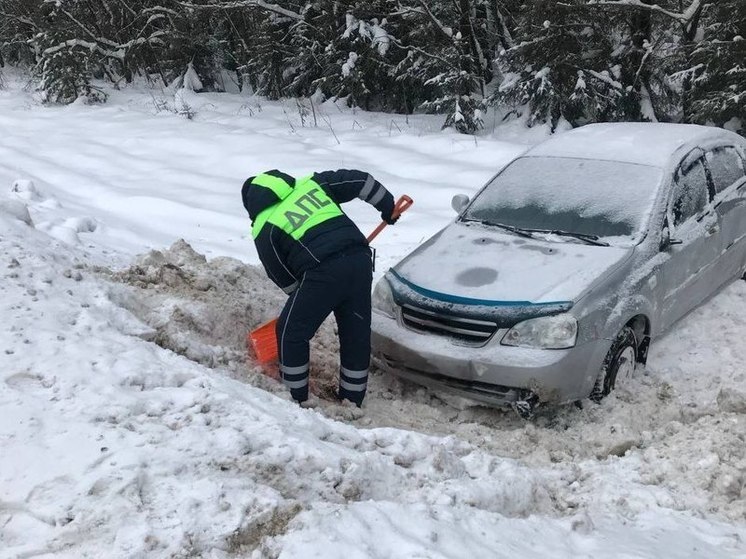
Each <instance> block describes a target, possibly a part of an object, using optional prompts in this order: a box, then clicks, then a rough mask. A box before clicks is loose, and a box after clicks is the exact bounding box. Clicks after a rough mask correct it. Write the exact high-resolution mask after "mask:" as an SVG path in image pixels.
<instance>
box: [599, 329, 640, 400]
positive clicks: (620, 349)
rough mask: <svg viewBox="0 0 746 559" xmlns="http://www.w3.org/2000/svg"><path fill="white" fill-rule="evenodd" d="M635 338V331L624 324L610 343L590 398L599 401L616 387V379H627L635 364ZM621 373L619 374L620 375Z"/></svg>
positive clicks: (631, 373)
mask: <svg viewBox="0 0 746 559" xmlns="http://www.w3.org/2000/svg"><path fill="white" fill-rule="evenodd" d="M637 348H638V346H637V338H636V337H635V331H634V330H632V328H630V327H629V326H625V327H624V328H623V329H622V331H621V332H619V335H618V336H617V337H616V339H615V340H614V343H613V344H611V347H610V348H609V352H608V353H607V354H606V358H605V359H604V363H603V365H602V367H601V374H599V375H598V379H597V380H596V385H595V386H594V387H593V391H592V392H591V395H590V399H591V400H593V401H594V402H596V403H599V402H600V401H601V400H603V399H604V398H605V397H606V396H608V395H609V394H610V393H611V391H612V390H614V388H615V387H616V384H617V380H628V379H629V377H631V376H632V375H633V374H634V371H635V368H636V366H637ZM620 375H621V376H620Z"/></svg>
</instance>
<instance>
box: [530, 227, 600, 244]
mask: <svg viewBox="0 0 746 559" xmlns="http://www.w3.org/2000/svg"><path fill="white" fill-rule="evenodd" d="M526 231H530V232H531V233H549V234H552V235H559V236H561V237H572V238H574V239H578V240H580V241H583V242H586V243H588V244H589V245H595V246H599V247H607V246H609V243H607V242H606V241H602V240H600V239H599V237H598V235H588V234H586V233H574V232H572V231H563V230H561V229H526Z"/></svg>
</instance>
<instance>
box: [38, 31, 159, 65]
mask: <svg viewBox="0 0 746 559" xmlns="http://www.w3.org/2000/svg"><path fill="white" fill-rule="evenodd" d="M165 34H166V32H165V31H156V32H155V33H153V34H152V35H150V36H149V37H140V38H138V39H133V40H132V41H129V42H127V43H123V44H121V45H114V48H115V50H110V49H106V48H103V47H101V46H100V45H99V44H98V43H93V42H90V41H84V40H82V39H68V40H67V41H63V42H61V43H59V44H58V45H55V46H53V47H49V48H47V49H45V50H44V54H45V55H50V54H54V53H55V52H59V51H61V50H63V49H66V48H70V47H82V48H85V49H87V50H89V51H91V52H97V53H99V54H101V55H103V56H106V57H108V58H115V59H116V60H120V61H121V60H124V57H125V55H126V54H127V49H129V48H132V47H136V46H138V45H144V44H152V43H162V42H163V41H161V40H160V38H159V37H161V36H162V35H165Z"/></svg>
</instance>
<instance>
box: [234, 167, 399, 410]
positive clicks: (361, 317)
mask: <svg viewBox="0 0 746 559" xmlns="http://www.w3.org/2000/svg"><path fill="white" fill-rule="evenodd" d="M241 196H242V198H243V204H244V207H245V208H246V211H248V212H249V217H250V218H251V222H252V229H251V232H252V236H253V237H254V242H255V244H256V248H257V252H258V253H259V258H260V259H261V261H262V264H263V265H264V268H265V270H266V272H267V275H268V276H269V278H270V279H271V280H272V281H273V282H274V283H276V284H277V286H278V287H280V288H281V289H282V290H283V291H285V293H287V294H288V295H290V297H289V298H288V301H287V303H286V304H285V308H284V309H283V311H282V314H281V315H280V319H279V320H278V322H277V343H278V352H279V357H280V375H281V377H282V380H283V382H284V383H285V385H286V386H287V387H288V388H289V389H290V394H291V396H292V397H293V399H294V400H295V401H297V402H299V403H301V402H304V401H306V400H307V399H308V374H309V341H310V340H311V338H312V337H313V335H314V334H315V333H316V331H317V330H318V329H319V327H320V326H321V323H322V322H323V321H324V319H326V317H327V316H329V313H331V312H334V316H335V318H336V320H337V327H338V330H339V344H340V365H341V368H340V377H339V393H338V396H339V398H340V399H342V400H344V399H347V400H350V401H351V402H354V403H355V404H357V406H358V407H359V406H361V405H362V403H363V399H364V398H365V391H366V388H367V383H368V367H369V365H370V320H371V317H370V313H371V301H370V297H371V293H370V290H371V281H372V267H373V265H372V260H371V251H370V248H369V247H368V242H367V240H366V238H365V236H364V235H363V234H362V233H361V232H360V230H359V229H358V228H357V226H356V225H355V224H354V223H353V222H352V220H351V219H350V218H349V217H347V215H345V213H344V212H343V211H342V209H341V208H340V206H339V205H340V204H343V203H345V202H349V201H351V200H353V199H355V198H359V199H361V200H364V201H365V202H367V203H369V204H371V205H372V206H373V207H375V208H376V209H377V210H378V211H379V212H381V218H382V219H383V220H384V221H386V222H387V223H390V224H393V223H394V222H395V221H396V219H395V218H394V217H393V215H392V214H393V212H394V198H393V196H392V195H391V193H390V192H389V191H388V190H386V188H384V186H383V185H382V184H381V183H379V182H378V181H377V180H375V179H374V178H373V177H372V176H371V175H369V174H368V173H365V172H362V171H354V170H345V169H342V170H338V171H324V172H322V173H315V174H313V175H310V176H306V177H302V178H298V179H296V178H293V177H291V176H290V175H287V174H285V173H282V172H280V171H277V170H273V171H268V172H266V173H263V174H261V175H257V176H254V177H250V178H249V179H248V180H247V181H246V182H245V183H244V185H243V188H242V189H241Z"/></svg>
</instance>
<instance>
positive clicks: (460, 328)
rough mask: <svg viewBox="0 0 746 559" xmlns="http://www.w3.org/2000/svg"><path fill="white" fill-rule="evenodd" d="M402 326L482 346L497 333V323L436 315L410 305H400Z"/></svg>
mask: <svg viewBox="0 0 746 559" xmlns="http://www.w3.org/2000/svg"><path fill="white" fill-rule="evenodd" d="M401 317H402V321H403V322H404V325H405V326H407V327H408V328H411V329H412V330H417V331H419V332H431V333H433V334H439V335H441V336H448V337H449V338H455V339H457V340H461V341H464V342H468V343H470V344H476V345H483V344H485V343H487V341H488V340H489V339H490V338H491V337H492V336H493V335H494V334H495V332H496V331H497V323H496V322H490V321H487V320H476V319H474V318H465V317H461V316H453V315H448V314H442V313H437V312H433V311H429V310H425V309H421V308H417V307H413V306H411V305H402V310H401Z"/></svg>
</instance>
